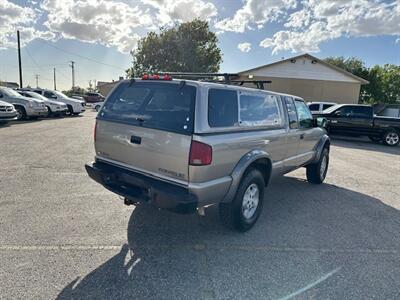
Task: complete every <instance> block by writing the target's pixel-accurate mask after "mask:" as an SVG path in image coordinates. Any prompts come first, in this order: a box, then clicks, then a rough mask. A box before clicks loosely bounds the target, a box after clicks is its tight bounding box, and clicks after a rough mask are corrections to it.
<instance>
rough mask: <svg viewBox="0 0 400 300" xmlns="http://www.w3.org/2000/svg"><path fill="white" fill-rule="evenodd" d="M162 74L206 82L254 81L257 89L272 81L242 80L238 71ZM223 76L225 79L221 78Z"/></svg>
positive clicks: (242, 82)
mask: <svg viewBox="0 0 400 300" xmlns="http://www.w3.org/2000/svg"><path fill="white" fill-rule="evenodd" d="M157 74H160V75H170V76H173V77H175V78H181V79H189V80H198V81H205V82H214V83H221V84H231V85H243V84H245V83H253V84H254V85H255V86H256V87H257V89H261V90H263V89H264V84H265V83H271V81H270V80H240V79H238V78H239V77H240V75H239V74H237V73H192V72H157ZM221 77H223V78H224V79H223V80H220V79H219V78H221Z"/></svg>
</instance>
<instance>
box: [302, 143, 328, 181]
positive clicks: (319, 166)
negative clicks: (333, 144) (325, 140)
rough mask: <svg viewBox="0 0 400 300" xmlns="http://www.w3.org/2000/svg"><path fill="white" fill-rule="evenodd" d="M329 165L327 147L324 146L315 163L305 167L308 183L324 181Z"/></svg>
mask: <svg viewBox="0 0 400 300" xmlns="http://www.w3.org/2000/svg"><path fill="white" fill-rule="evenodd" d="M328 167H329V149H328V148H326V147H325V148H324V149H323V150H322V153H321V157H320V158H319V160H318V161H317V162H316V163H313V164H310V165H308V166H307V167H306V169H307V172H306V174H307V180H308V182H310V183H314V184H321V183H322V182H324V180H325V177H326V173H327V172H328Z"/></svg>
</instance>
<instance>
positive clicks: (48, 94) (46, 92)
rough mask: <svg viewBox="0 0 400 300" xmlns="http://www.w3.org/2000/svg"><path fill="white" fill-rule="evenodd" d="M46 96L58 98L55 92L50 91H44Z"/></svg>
mask: <svg viewBox="0 0 400 300" xmlns="http://www.w3.org/2000/svg"><path fill="white" fill-rule="evenodd" d="M44 96H45V97H46V98H57V97H56V95H54V94H53V93H51V92H48V91H45V92H44Z"/></svg>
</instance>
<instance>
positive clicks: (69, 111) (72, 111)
mask: <svg viewBox="0 0 400 300" xmlns="http://www.w3.org/2000/svg"><path fill="white" fill-rule="evenodd" d="M67 108H68V114H69V115H70V116H72V115H73V114H74V109H73V108H72V105H69V104H68V105H67Z"/></svg>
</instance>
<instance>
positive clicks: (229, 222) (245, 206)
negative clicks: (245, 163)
mask: <svg viewBox="0 0 400 300" xmlns="http://www.w3.org/2000/svg"><path fill="white" fill-rule="evenodd" d="M264 189H265V182H264V178H263V176H262V174H261V172H260V171H259V170H257V169H250V170H249V171H248V172H246V174H245V176H244V177H243V179H242V181H241V182H240V185H239V188H238V190H237V192H236V195H235V198H234V199H233V201H232V202H230V203H220V205H219V215H220V218H221V221H222V223H223V224H224V225H225V226H226V227H228V228H230V229H236V230H238V231H241V232H245V231H247V230H249V229H250V228H251V227H253V225H254V224H255V223H256V221H257V219H258V217H259V216H260V213H261V209H262V204H263V200H264Z"/></svg>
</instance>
